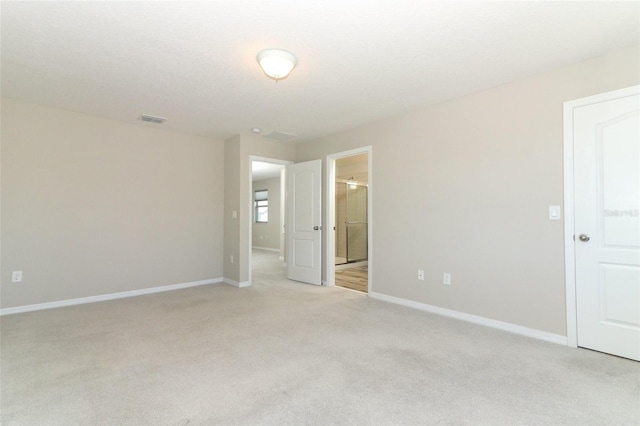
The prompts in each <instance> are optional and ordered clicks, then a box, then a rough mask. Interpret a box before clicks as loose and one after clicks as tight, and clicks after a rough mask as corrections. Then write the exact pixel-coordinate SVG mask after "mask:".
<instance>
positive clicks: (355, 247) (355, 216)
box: [335, 181, 369, 265]
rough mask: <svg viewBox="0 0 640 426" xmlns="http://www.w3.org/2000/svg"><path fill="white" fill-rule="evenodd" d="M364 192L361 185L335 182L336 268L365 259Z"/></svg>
mask: <svg viewBox="0 0 640 426" xmlns="http://www.w3.org/2000/svg"><path fill="white" fill-rule="evenodd" d="M368 191H369V188H368V187H367V185H365V184H360V183H357V182H352V181H344V182H342V181H337V182H336V222H335V223H336V265H341V264H345V263H355V262H362V261H365V260H367V256H368V245H369V242H368V240H367V239H368V223H367V204H368V202H367V198H368Z"/></svg>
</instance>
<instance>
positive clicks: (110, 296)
mask: <svg viewBox="0 0 640 426" xmlns="http://www.w3.org/2000/svg"><path fill="white" fill-rule="evenodd" d="M221 282H222V278H212V279H208V280H201V281H191V282H188V283H181V284H171V285H163V286H160V287H151V288H143V289H140V290H131V291H122V292H119V293H109V294H101V295H98V296H89V297H79V298H77V299H67V300H58V301H55V302H46V303H37V304H35V305H24V306H16V307H14V308H4V309H0V316H2V315H10V314H19V313H22V312H31V311H40V310H43V309H52V308H61V307H63V306H72V305H83V304H85V303H95V302H104V301H107V300H114V299H123V298H125V297H134V296H142V295H145V294H152V293H161V292H163V291H172V290H180V289H183V288H189V287H197V286H200V285H207V284H217V283H221Z"/></svg>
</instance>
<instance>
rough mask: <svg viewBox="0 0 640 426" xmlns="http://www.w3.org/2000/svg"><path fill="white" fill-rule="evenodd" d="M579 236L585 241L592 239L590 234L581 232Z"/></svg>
mask: <svg viewBox="0 0 640 426" xmlns="http://www.w3.org/2000/svg"><path fill="white" fill-rule="evenodd" d="M578 238H580V241H583V242H585V243H586V242H587V241H589V240H590V239H591V237H590V236H589V234H580V235H579V236H578Z"/></svg>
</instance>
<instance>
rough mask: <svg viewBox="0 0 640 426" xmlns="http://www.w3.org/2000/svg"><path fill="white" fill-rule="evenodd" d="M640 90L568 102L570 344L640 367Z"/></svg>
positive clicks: (567, 178)
mask: <svg viewBox="0 0 640 426" xmlns="http://www.w3.org/2000/svg"><path fill="white" fill-rule="evenodd" d="M639 99H640V86H635V87H631V88H628V89H622V90H617V91H614V92H608V93H603V94H600V95H595V96H590V97H588V98H583V99H578V100H575V101H571V102H566V103H565V105H564V112H565V113H564V117H565V118H564V119H565V123H564V129H565V135H564V152H565V161H564V165H565V250H566V251H565V265H566V295H567V340H568V344H569V346H573V347H578V346H579V347H584V348H587V349H593V350H597V351H600V352H605V353H609V354H613V355H618V356H622V357H625V358H630V359H635V360H638V361H640V214H639V213H638V212H639V211H640V161H639V159H640V126H639V123H640V111H639V109H638V105H639Z"/></svg>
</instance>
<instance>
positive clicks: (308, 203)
mask: <svg viewBox="0 0 640 426" xmlns="http://www.w3.org/2000/svg"><path fill="white" fill-rule="evenodd" d="M286 175H287V225H286V226H287V232H286V234H287V243H288V244H287V278H289V279H291V280H295V281H301V282H304V283H308V284H315V285H320V284H322V281H321V280H322V226H321V225H322V222H321V221H322V192H321V191H322V161H321V160H313V161H307V162H304V163H297V164H291V165H289V166H287V172H286Z"/></svg>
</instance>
